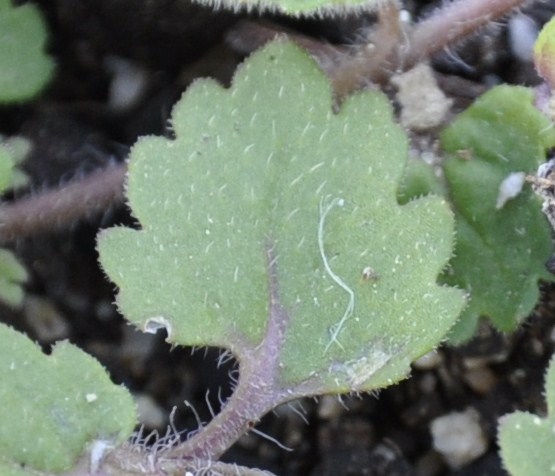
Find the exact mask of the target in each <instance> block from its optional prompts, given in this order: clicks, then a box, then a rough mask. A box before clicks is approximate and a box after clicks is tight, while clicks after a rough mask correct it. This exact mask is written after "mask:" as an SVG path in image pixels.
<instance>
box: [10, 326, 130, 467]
mask: <svg viewBox="0 0 555 476" xmlns="http://www.w3.org/2000/svg"><path fill="white" fill-rule="evenodd" d="M0 354H1V355H0V380H1V381H2V385H1V386H0V420H1V421H2V425H1V426H0V468H4V469H6V468H9V467H13V470H10V471H11V472H9V473H8V472H5V473H4V469H3V472H2V474H24V473H21V471H22V470H19V469H18V468H19V465H25V466H26V467H28V468H32V469H33V470H36V471H54V472H61V471H64V470H68V469H70V468H71V467H72V465H73V464H74V463H75V461H76V459H77V458H78V457H80V456H82V455H83V454H84V453H85V451H86V449H87V445H88V444H90V443H92V442H93V441H94V440H98V439H103V440H110V441H113V442H114V443H116V442H120V441H122V440H124V439H126V438H127V437H129V436H130V434H131V432H132V431H133V427H134V425H135V422H136V416H135V407H134V404H133V400H132V398H131V395H130V394H129V393H128V391H127V390H125V388H123V387H119V386H116V385H114V384H113V383H112V382H111V381H110V378H109V377H108V375H107V373H106V371H105V370H104V368H102V366H101V365H100V364H99V363H98V362H97V361H96V360H94V359H93V358H92V357H90V356H89V355H87V354H85V353H84V352H82V351H81V350H79V349H78V348H77V347H75V346H72V345H70V344H69V343H67V342H62V343H59V344H57V345H56V346H55V347H54V349H53V351H52V355H50V356H46V355H44V354H43V353H42V352H41V350H40V348H39V347H38V346H37V345H35V344H34V343H33V342H31V341H30V340H29V339H28V338H27V337H25V336H24V335H23V334H20V333H19V332H16V331H15V330H13V329H11V328H9V327H7V326H5V325H1V326H0ZM6 471H8V470H7V469H6Z"/></svg>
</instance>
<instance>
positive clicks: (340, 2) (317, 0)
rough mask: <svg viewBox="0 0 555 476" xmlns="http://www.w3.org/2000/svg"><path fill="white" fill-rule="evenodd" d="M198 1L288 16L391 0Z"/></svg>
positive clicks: (344, 10) (345, 10) (335, 12)
mask: <svg viewBox="0 0 555 476" xmlns="http://www.w3.org/2000/svg"><path fill="white" fill-rule="evenodd" d="M197 1H199V2H200V3H203V4H208V5H211V6H215V7H221V6H223V7H225V8H229V9H232V10H243V9H246V10H253V9H256V10H259V11H270V12H274V13H285V14H287V15H290V16H332V15H341V14H345V13H354V12H363V11H373V10H376V9H378V7H380V6H383V5H385V4H387V3H394V2H393V1H392V0H370V1H368V0H366V1H365V0H197Z"/></svg>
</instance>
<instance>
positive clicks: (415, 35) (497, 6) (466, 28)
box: [400, 0, 528, 70]
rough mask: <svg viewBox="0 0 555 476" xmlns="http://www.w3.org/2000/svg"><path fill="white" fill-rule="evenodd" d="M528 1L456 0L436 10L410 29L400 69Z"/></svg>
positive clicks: (411, 65)
mask: <svg viewBox="0 0 555 476" xmlns="http://www.w3.org/2000/svg"><path fill="white" fill-rule="evenodd" d="M527 2H528V0H456V1H454V2H452V3H449V4H447V5H446V6H445V7H442V8H439V9H437V10H436V11H435V12H434V13H433V14H432V15H431V16H430V17H429V18H427V19H426V20H423V21H421V22H419V23H417V25H416V26H415V28H414V31H413V32H412V35H411V38H410V42H409V45H408V46H409V50H408V53H407V54H406V56H405V58H404V60H402V62H401V64H400V66H401V68H402V69H403V70H408V69H410V68H412V67H413V66H414V65H415V64H416V63H418V62H420V61H422V60H424V59H426V58H428V57H430V56H431V55H433V54H434V53H437V52H438V51H440V50H442V49H444V48H446V47H448V46H449V45H451V44H453V43H455V42H457V41H459V40H461V39H462V38H464V37H466V36H468V35H470V34H472V33H474V32H475V31H476V30H478V29H479V28H482V27H483V26H485V25H487V24H488V23H490V22H492V21H494V20H496V19H498V18H500V17H502V16H503V15H506V14H508V13H510V12H511V11H512V10H514V9H515V8H517V7H520V6H522V5H524V3H527Z"/></svg>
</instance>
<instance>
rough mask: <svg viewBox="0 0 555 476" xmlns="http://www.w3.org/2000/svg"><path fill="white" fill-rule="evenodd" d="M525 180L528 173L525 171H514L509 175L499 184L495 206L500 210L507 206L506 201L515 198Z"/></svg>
mask: <svg viewBox="0 0 555 476" xmlns="http://www.w3.org/2000/svg"><path fill="white" fill-rule="evenodd" d="M525 180H526V174H525V173H524V172H513V173H511V174H509V175H507V177H506V178H505V180H503V182H501V185H499V194H498V195H497V203H496V204H495V208H497V209H498V210H499V209H500V208H503V207H504V206H505V203H507V202H508V201H509V200H511V199H512V198H515V197H516V196H517V195H518V194H519V193H520V191H521V190H522V186H523V185H524V181H525Z"/></svg>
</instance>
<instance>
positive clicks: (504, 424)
mask: <svg viewBox="0 0 555 476" xmlns="http://www.w3.org/2000/svg"><path fill="white" fill-rule="evenodd" d="M545 393H546V400H547V409H548V415H547V417H546V418H540V417H539V416H537V415H532V414H531V413H527V412H520V411H519V412H514V413H511V414H509V415H505V416H504V417H502V418H501V419H500V421H499V432H498V440H499V446H500V447H501V458H502V460H503V464H504V466H505V468H507V470H508V471H509V472H510V473H511V475H512V476H545V475H547V474H552V473H553V472H554V471H555V432H554V429H555V357H552V359H551V363H550V364H549V369H548V371H547V376H546V382H545Z"/></svg>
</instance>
